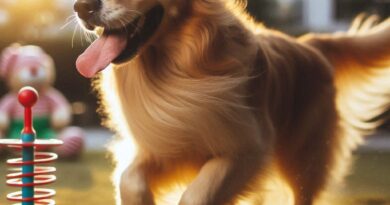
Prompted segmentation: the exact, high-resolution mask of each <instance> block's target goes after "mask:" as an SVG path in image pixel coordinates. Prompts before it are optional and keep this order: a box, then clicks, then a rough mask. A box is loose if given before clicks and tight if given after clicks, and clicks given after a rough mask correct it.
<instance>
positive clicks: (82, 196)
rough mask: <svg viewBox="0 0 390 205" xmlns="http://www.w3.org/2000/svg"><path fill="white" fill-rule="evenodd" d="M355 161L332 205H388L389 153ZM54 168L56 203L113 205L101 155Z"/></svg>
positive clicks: (2, 170) (1, 172) (0, 192)
mask: <svg viewBox="0 0 390 205" xmlns="http://www.w3.org/2000/svg"><path fill="white" fill-rule="evenodd" d="M356 158H357V161H356V163H355V169H354V172H353V174H352V175H350V176H349V177H348V178H347V183H346V185H347V187H346V188H344V189H342V190H341V191H340V190H337V191H335V192H336V193H337V197H335V198H336V201H337V203H336V202H333V203H332V204H333V205H336V204H337V205H339V204H340V205H390V152H389V153H386V152H381V153H379V152H378V153H376V152H375V153H373V152H364V153H359V154H357V155H356ZM3 161H4V160H3ZM56 167H57V169H58V172H57V176H58V181H57V182H56V183H55V184H54V185H53V186H52V187H54V188H55V189H56V190H57V196H56V197H55V199H56V201H57V204H59V205H92V204H93V205H111V204H114V200H113V198H114V197H113V196H114V193H113V188H112V186H111V183H110V180H109V177H110V172H111V170H112V166H111V163H110V161H109V160H108V159H107V157H106V156H105V154H104V153H88V154H86V155H85V156H84V157H83V158H82V159H81V160H79V161H77V162H58V163H56ZM5 174H6V167H5V165H4V164H1V165H0V176H5ZM2 178H3V177H2ZM9 190H10V189H9V188H6V187H5V185H4V182H3V183H0V196H1V199H0V204H11V203H9V202H6V200H5V199H4V198H5V193H7V192H9Z"/></svg>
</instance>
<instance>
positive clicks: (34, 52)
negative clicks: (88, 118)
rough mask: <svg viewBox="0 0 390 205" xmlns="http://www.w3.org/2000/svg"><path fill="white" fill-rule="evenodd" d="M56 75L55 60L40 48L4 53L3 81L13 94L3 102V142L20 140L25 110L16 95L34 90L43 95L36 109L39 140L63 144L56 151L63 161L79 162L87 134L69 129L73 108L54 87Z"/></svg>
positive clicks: (0, 61) (0, 112) (0, 66)
mask: <svg viewBox="0 0 390 205" xmlns="http://www.w3.org/2000/svg"><path fill="white" fill-rule="evenodd" d="M55 74H56V72H55V67H54V61H53V59H52V58H51V57H50V56H49V55H48V54H47V53H46V52H45V51H43V49H42V48H40V47H38V46H34V45H26V46H21V45H18V44H13V45H11V46H9V47H7V48H5V49H4V50H3V52H2V54H1V57H0V77H2V79H4V81H5V83H6V84H7V86H8V88H9V90H10V91H9V92H8V93H7V94H6V95H5V96H2V98H1V99H0V138H6V139H19V138H20V130H21V129H22V128H23V107H22V106H21V105H20V104H19V103H18V96H17V93H18V91H19V89H21V88H22V87H24V86H31V87H33V88H34V89H36V90H37V91H38V92H39V95H40V98H39V100H38V101H37V103H36V105H35V106H34V108H33V111H34V118H33V121H34V126H35V131H36V134H37V138H38V139H60V140H62V141H63V142H64V145H63V146H59V147H56V148H53V151H54V152H55V153H57V154H58V155H59V156H60V157H61V158H63V159H77V158H78V156H80V154H81V152H82V150H83V147H84V135H85V134H84V132H83V130H82V129H81V128H78V127H73V126H68V125H69V124H70V122H71V117H72V113H71V106H70V103H69V102H68V101H67V99H66V98H65V97H64V96H63V95H62V94H61V92H59V91H58V90H56V89H55V88H54V87H53V84H54V79H55ZM0 151H1V148H0ZM3 151H8V149H5V150H3Z"/></svg>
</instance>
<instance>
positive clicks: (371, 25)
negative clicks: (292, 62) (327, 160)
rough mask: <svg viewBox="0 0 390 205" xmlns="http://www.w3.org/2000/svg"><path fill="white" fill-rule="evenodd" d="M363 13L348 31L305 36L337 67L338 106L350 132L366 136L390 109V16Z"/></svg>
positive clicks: (310, 43) (345, 126)
mask: <svg viewBox="0 0 390 205" xmlns="http://www.w3.org/2000/svg"><path fill="white" fill-rule="evenodd" d="M377 22H378V18H377V17H375V16H371V17H368V18H365V17H364V16H359V17H358V18H357V19H356V20H355V22H354V23H353V25H352V28H351V29H350V30H349V32H348V33H337V34H334V35H307V36H304V37H302V38H301V41H302V42H305V43H307V44H309V45H311V46H312V47H315V48H316V49H318V50H319V51H320V52H321V53H322V54H323V55H324V56H325V57H326V58H327V59H328V60H329V61H330V62H331V64H332V65H333V66H334V68H335V71H334V72H335V86H336V89H337V107H338V109H339V113H340V117H341V118H342V123H343V126H344V128H346V131H347V133H346V134H348V135H359V136H362V135H366V134H369V133H370V132H372V131H373V130H374V129H375V128H376V127H377V126H378V125H379V124H381V123H382V121H383V120H384V118H383V116H384V113H385V112H386V111H388V110H389V108H390V19H387V20H386V21H383V22H382V23H379V24H378V23H377Z"/></svg>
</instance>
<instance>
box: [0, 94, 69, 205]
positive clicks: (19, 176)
mask: <svg viewBox="0 0 390 205" xmlns="http://www.w3.org/2000/svg"><path fill="white" fill-rule="evenodd" d="M18 100H19V102H20V104H22V105H23V107H24V127H23V130H22V132H21V139H1V140H0V146H1V145H7V146H10V147H12V148H16V149H19V150H20V149H21V151H22V157H21V158H15V159H10V160H8V161H7V164H8V165H9V166H17V167H20V166H21V168H17V169H12V171H16V173H11V174H8V175H7V184H8V185H9V186H13V187H21V189H22V191H18V192H14V193H11V194H8V195H7V199H8V200H10V201H14V202H21V204H22V205H54V204H55V201H54V200H52V199H51V198H52V197H53V196H54V195H55V191H54V190H51V189H46V188H35V186H41V185H47V184H50V183H52V182H54V181H55V180H56V177H55V176H54V175H53V173H54V172H55V171H56V169H55V168H54V167H48V166H42V164H47V163H50V162H52V161H54V160H56V159H57V154H55V153H47V152H37V151H36V150H37V149H39V148H48V147H52V146H59V145H61V144H62V141H60V140H57V139H48V140H39V139H36V134H35V130H34V128H33V120H32V119H33V118H32V106H34V104H35V103H36V102H37V100H38V93H37V91H36V90H35V89H33V88H31V87H24V88H22V89H21V90H20V92H19V95H18ZM37 164H39V165H40V166H36V165H37Z"/></svg>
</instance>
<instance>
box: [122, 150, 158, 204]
mask: <svg viewBox="0 0 390 205" xmlns="http://www.w3.org/2000/svg"><path fill="white" fill-rule="evenodd" d="M148 164H149V163H148V162H147V161H146V160H145V159H141V158H139V157H138V158H136V160H135V161H134V162H133V164H131V165H130V166H129V167H128V168H127V169H126V170H125V171H124V172H123V174H122V177H121V181H120V195H121V201H122V205H154V204H155V203H154V199H153V194H152V192H151V190H150V187H149V182H148V168H149V165H148Z"/></svg>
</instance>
